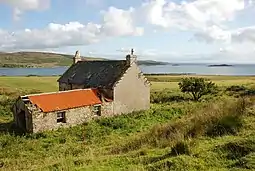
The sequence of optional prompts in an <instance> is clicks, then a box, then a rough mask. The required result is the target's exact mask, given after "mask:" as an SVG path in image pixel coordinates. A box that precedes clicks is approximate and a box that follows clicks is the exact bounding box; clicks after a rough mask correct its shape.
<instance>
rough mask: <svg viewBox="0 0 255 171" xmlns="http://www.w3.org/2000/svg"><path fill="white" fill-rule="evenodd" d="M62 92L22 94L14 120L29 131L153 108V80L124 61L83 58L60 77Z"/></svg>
mask: <svg viewBox="0 0 255 171" xmlns="http://www.w3.org/2000/svg"><path fill="white" fill-rule="evenodd" d="M58 83H59V91H58V92H51V93H41V94H31V95H25V96H20V97H19V98H18V99H17V100H16V102H15V104H14V105H13V108H12V111H13V114H14V120H15V123H16V124H17V125H18V126H19V127H20V129H22V130H24V131H26V132H34V133H35V132H41V131H45V130H54V129H57V128H60V127H70V126H74V125H77V124H82V123H84V122H87V121H89V120H91V119H94V118H100V117H110V116H115V115H120V114H127V113H131V112H134V111H141V110H147V109H149V108H150V83H149V81H148V80H147V79H146V78H145V76H144V75H143V73H142V72H141V70H140V69H139V67H138V65H137V56H136V55H134V54H133V50H132V51H131V54H128V55H127V56H126V59H125V60H102V61H101V60H100V61H88V60H83V59H82V58H81V57H80V54H79V52H78V51H77V52H76V54H75V56H74V58H73V64H72V65H71V66H70V68H69V69H67V70H66V72H65V73H64V74H63V75H62V76H61V77H60V78H59V79H58Z"/></svg>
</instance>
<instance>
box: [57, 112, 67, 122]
mask: <svg viewBox="0 0 255 171" xmlns="http://www.w3.org/2000/svg"><path fill="white" fill-rule="evenodd" d="M57 123H66V112H58V113H57Z"/></svg>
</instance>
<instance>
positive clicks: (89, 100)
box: [28, 89, 102, 112]
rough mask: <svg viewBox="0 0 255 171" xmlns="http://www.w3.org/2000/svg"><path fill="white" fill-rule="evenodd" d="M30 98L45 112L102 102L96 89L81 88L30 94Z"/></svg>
mask: <svg viewBox="0 0 255 171" xmlns="http://www.w3.org/2000/svg"><path fill="white" fill-rule="evenodd" d="M28 98H29V100H30V101H31V103H33V104H36V105H37V106H38V107H39V108H40V109H41V110H42V111H43V112H52V111H58V110H65V109H71V108H76V107H82V106H90V105H95V104H101V103H102V102H101V100H100V99H99V98H98V97H97V90H96V89H79V90H71V91H62V92H56V93H45V94H37V95H28Z"/></svg>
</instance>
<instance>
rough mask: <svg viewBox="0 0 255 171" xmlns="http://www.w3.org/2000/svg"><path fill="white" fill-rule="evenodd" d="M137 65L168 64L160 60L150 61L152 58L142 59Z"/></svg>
mask: <svg viewBox="0 0 255 171" xmlns="http://www.w3.org/2000/svg"><path fill="white" fill-rule="evenodd" d="M137 63H138V65H147V66H148V65H168V64H169V63H168V62H160V61H152V60H144V61H138V62H137Z"/></svg>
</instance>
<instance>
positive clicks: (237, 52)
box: [0, 0, 255, 63]
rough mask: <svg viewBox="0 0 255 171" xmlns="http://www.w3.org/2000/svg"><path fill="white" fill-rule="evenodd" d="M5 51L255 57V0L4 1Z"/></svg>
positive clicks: (0, 45) (0, 0)
mask: <svg viewBox="0 0 255 171" xmlns="http://www.w3.org/2000/svg"><path fill="white" fill-rule="evenodd" d="M0 16H1V23H0V36H1V37H2V39H1V40H0V51H7V52H12V51H49V52H60V53H68V54H74V52H75V51H76V50H80V51H81V54H82V55H86V56H104V57H107V58H112V59H121V58H124V56H125V54H127V53H128V52H129V50H130V48H134V49H135V53H136V54H137V55H138V58H140V59H150V60H161V61H169V62H213V63H218V62H219V63H221V62H229V63H255V56H254V54H255V19H254V17H252V16H255V1H254V0H186V1H180V0H129V1H120V0H72V1H70V0H0Z"/></svg>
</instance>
